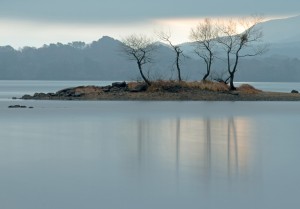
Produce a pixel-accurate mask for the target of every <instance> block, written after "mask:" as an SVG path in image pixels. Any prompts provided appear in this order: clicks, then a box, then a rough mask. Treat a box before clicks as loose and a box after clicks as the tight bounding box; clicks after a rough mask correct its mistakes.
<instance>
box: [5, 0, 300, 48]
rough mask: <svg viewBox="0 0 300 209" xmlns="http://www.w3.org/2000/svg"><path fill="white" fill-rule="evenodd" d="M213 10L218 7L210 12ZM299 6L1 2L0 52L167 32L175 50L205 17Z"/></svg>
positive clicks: (157, 0) (170, 0)
mask: <svg viewBox="0 0 300 209" xmlns="http://www.w3.org/2000/svg"><path fill="white" fill-rule="evenodd" d="M216 5H218V6H216ZM299 8H300V1H295V0H285V1H281V0H278V1H276V4H275V3H270V2H263V1H261V0H252V1H251V2H244V3H241V2H240V1H239V0H228V1H226V3H225V2H224V1H223V0H212V1H205V2H203V1H195V0H185V1H182V0H164V1H161V0H152V1H143V0H127V1H126V3H125V1H124V0H101V1H99V0H85V1H74V0H52V1H49V0H26V1H19V0H1V7H0V46H4V45H11V46H13V47H14V48H19V47H23V46H35V47H41V46H42V45H43V44H49V43H57V42H61V43H69V42H72V41H84V42H86V43H90V42H92V41H95V40H98V39H99V38H101V37H102V36H111V37H113V38H116V39H121V38H122V37H124V36H127V35H129V34H132V33H136V34H147V35H149V36H154V33H155V31H160V30H163V31H171V33H172V41H173V42H174V43H175V44H179V43H183V42H187V41H189V33H190V30H191V28H192V27H195V26H196V25H197V24H198V22H199V21H200V20H202V19H203V18H205V17H209V18H211V17H215V18H216V17H218V19H219V18H224V17H237V16H243V17H245V16H247V15H251V14H255V13H258V14H264V15H265V17H267V19H272V18H279V17H287V16H293V15H297V14H300V9H299Z"/></svg>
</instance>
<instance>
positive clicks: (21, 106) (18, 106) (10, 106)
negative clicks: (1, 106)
mask: <svg viewBox="0 0 300 209" xmlns="http://www.w3.org/2000/svg"><path fill="white" fill-rule="evenodd" d="M8 108H26V106H24V105H9V106H8Z"/></svg>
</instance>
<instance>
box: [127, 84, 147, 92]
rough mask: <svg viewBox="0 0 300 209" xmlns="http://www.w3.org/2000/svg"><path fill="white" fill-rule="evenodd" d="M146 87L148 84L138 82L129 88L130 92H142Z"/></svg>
mask: <svg viewBox="0 0 300 209" xmlns="http://www.w3.org/2000/svg"><path fill="white" fill-rule="evenodd" d="M147 89H148V85H147V84H145V83H139V84H137V85H136V86H134V87H133V88H131V89H129V91H130V92H143V91H146V90H147Z"/></svg>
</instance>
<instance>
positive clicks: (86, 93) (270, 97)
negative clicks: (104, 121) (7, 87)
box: [20, 82, 300, 101]
mask: <svg viewBox="0 0 300 209" xmlns="http://www.w3.org/2000/svg"><path fill="white" fill-rule="evenodd" d="M199 85H201V86H200V87H199ZM20 99H23V100H77V101H81V100H82V101H101V100H103V101H300V94H299V93H296V92H295V93H280V92H263V91H261V90H257V89H255V88H253V87H252V86H250V85H245V86H244V87H243V88H242V87H241V88H238V89H237V90H236V91H229V90H228V88H227V85H225V84H220V83H214V82H207V83H204V84H203V83H199V82H198V83H193V85H191V83H180V84H179V83H176V82H161V83H159V84H155V85H153V86H152V85H151V87H149V88H148V86H147V85H145V84H144V83H137V82H131V83H125V82H115V83H112V85H109V86H77V87H72V88H67V89H62V90H60V91H58V92H56V93H35V94H34V95H24V96H22V97H21V98H20Z"/></svg>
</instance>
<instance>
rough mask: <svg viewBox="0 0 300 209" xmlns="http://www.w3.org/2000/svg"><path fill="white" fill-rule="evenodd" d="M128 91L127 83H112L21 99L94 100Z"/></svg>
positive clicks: (27, 96) (25, 96) (28, 96)
mask: <svg viewBox="0 0 300 209" xmlns="http://www.w3.org/2000/svg"><path fill="white" fill-rule="evenodd" d="M126 91H129V89H128V85H127V83H126V82H125V81H124V82H114V83H112V85H108V86H78V87H74V88H66V89H62V90H59V91H57V92H56V93H35V94H34V95H32V96H31V95H28V94H26V95H24V96H22V97H21V99H37V100H39V99H40V100H50V99H51V100H52V99H53V100H56V99H57V100H76V99H78V100H79V99H81V98H90V99H92V98H96V97H97V96H99V95H101V94H105V93H120V92H126Z"/></svg>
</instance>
